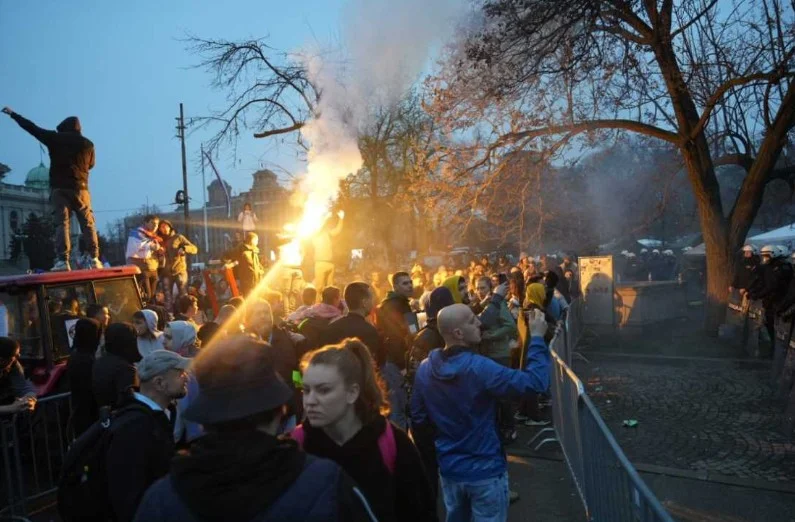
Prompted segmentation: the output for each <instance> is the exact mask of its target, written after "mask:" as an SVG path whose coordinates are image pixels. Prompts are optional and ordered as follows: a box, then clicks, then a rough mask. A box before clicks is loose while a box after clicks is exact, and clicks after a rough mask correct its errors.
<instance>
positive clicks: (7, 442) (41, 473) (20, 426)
mask: <svg viewBox="0 0 795 522" xmlns="http://www.w3.org/2000/svg"><path fill="white" fill-rule="evenodd" d="M70 396H71V394H69V393H61V394H58V395H51V396H48V397H44V398H42V399H39V401H38V403H37V404H36V409H35V411H34V412H33V413H25V414H16V415H13V416H10V417H7V418H0V439H2V440H0V442H2V444H3V447H2V449H0V457H1V458H2V461H3V475H2V476H3V480H4V482H5V484H4V485H3V487H2V488H0V489H5V491H4V492H3V493H4V494H3V495H2V497H0V502H5V503H6V505H5V506H3V505H1V504H0V508H1V509H0V518H3V517H8V516H10V517H11V519H12V520H23V521H24V520H27V519H26V518H24V517H26V516H27V515H28V514H29V513H30V510H31V508H30V506H31V505H33V504H34V503H35V502H36V501H37V500H40V499H42V498H43V497H46V496H47V495H51V494H52V493H54V492H55V491H56V490H57V489H58V478H59V476H60V472H61V463H62V462H63V459H64V456H65V455H66V451H67V449H68V446H69V443H70V441H71V440H72V437H71V434H70V433H69V432H70V428H69V423H68V420H69V418H70V416H71V411H72V410H71V403H70V398H71V397H70Z"/></svg>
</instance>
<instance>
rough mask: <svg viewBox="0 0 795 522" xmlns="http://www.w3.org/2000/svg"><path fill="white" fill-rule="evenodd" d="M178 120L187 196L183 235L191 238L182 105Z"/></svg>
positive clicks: (184, 185)
mask: <svg viewBox="0 0 795 522" xmlns="http://www.w3.org/2000/svg"><path fill="white" fill-rule="evenodd" d="M176 120H177V137H178V138H179V141H180V144H181V145H182V191H183V193H184V194H185V203H184V204H183V207H182V210H183V213H184V221H183V223H182V234H183V235H185V237H190V230H189V228H190V225H189V224H190V208H189V201H190V200H189V198H188V164H187V160H186V159H185V113H184V112H183V108H182V103H180V104H179V117H178V118H176Z"/></svg>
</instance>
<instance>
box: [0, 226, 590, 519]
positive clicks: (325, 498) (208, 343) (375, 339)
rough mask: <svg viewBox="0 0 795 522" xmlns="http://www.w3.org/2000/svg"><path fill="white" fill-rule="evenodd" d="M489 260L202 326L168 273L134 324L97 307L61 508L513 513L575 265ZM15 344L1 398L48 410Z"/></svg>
mask: <svg viewBox="0 0 795 522" xmlns="http://www.w3.org/2000/svg"><path fill="white" fill-rule="evenodd" d="M147 221H148V224H147V225H146V228H147V229H148V231H149V233H150V234H151V233H152V232H155V231H159V230H164V229H163V228H162V227H160V226H159V225H160V224H162V223H157V222H156V221H154V220H153V219H149V220H147ZM148 237H149V235H147V238H148ZM155 241H156V240H155ZM178 248H179V247H178ZM178 248H177V249H175V250H178ZM152 250H154V249H152ZM166 256H168V254H166ZM167 259H168V257H167ZM489 261H490V260H489V259H482V260H480V261H474V262H473V263H472V264H471V265H470V267H467V268H466V269H461V270H460V271H459V270H450V271H448V270H447V269H446V268H444V267H439V268H437V269H436V270H434V271H429V270H427V269H426V268H424V267H422V266H420V265H419V264H415V266H413V267H412V268H411V269H409V270H407V271H398V272H395V273H394V274H392V275H390V276H389V277H386V278H384V281H383V283H386V282H388V283H389V288H385V285H384V284H381V285H379V286H378V287H376V286H374V285H371V284H369V283H367V282H364V281H352V282H349V283H348V284H346V285H345V286H344V287H343V289H342V290H341V289H340V288H338V287H335V286H327V287H325V288H321V289H315V288H313V287H311V286H309V287H307V288H305V289H304V291H303V297H304V303H303V305H302V306H301V307H300V308H298V309H296V310H292V311H290V310H280V313H282V314H283V315H282V316H281V317H278V316H276V315H277V314H275V312H276V310H275V309H274V306H273V305H272V303H271V301H270V300H269V299H263V298H261V297H260V296H261V295H263V294H262V293H261V292H260V291H261V289H258V291H254V292H252V293H251V294H250V295H248V296H245V298H244V297H243V296H238V297H232V298H230V299H229V300H228V301H227V302H226V303H225V304H223V306H222V307H221V309H220V310H219V313H218V314H217V317H215V318H214V319H213V320H211V321H210V320H206V321H205V322H204V324H202V325H201V326H199V325H197V324H196V322H195V319H196V317H197V315H198V312H199V306H198V302H197V300H196V299H195V298H193V296H191V295H190V294H184V295H182V296H179V297H177V298H176V301H175V305H174V310H173V311H170V310H169V309H168V308H167V307H165V306H160V305H158V304H157V303H156V300H157V298H156V296H157V290H155V297H154V298H153V299H152V300H150V302H149V303H148V304H147V305H146V306H145V308H143V309H141V310H138V311H137V312H135V313H134V314H133V321H132V323H121V322H114V320H113V317H112V313H111V312H110V311H109V310H108V309H107V307H103V306H100V305H96V306H92V307H90V309H87V310H86V315H85V316H81V317H80V318H79V320H78V321H77V323H76V325H75V336H74V341H73V345H72V352H71V356H70V358H69V361H68V366H67V377H68V379H69V382H70V386H71V390H72V405H73V411H74V413H73V417H72V419H71V426H72V428H73V429H74V433H75V441H74V442H73V444H72V446H71V449H70V451H69V453H68V455H67V457H66V460H65V462H64V477H63V479H62V481H61V484H60V493H59V509H60V510H61V515H62V518H63V520H67V521H68V520H78V519H82V520H87V519H91V520H107V519H113V520H120V521H124V520H128V521H129V520H140V521H144V520H146V521H150V520H166V519H173V520H230V519H233V520H254V519H257V520H266V519H267V520H277V519H278V520H285V519H302V520H337V519H340V520H386V521H389V520H395V521H397V520H412V519H416V520H437V519H438V514H437V498H439V496H440V495H441V498H442V499H443V501H444V505H445V508H446V513H447V520H450V521H458V520H505V518H506V517H507V509H508V505H509V503H510V502H511V500H515V499H516V498H517V497H518V495H516V494H515V493H513V494H512V492H511V491H510V488H509V481H508V475H507V463H506V457H505V452H504V447H505V445H507V444H510V443H511V442H512V441H513V440H514V439H515V438H516V425H517V423H518V422H525V423H527V424H531V425H544V424H546V423H548V421H547V420H545V414H544V412H543V408H544V397H545V396H546V393H547V389H548V384H549V365H550V358H549V357H550V356H549V352H548V343H549V341H550V339H551V336H552V334H553V332H554V329H555V327H556V323H557V322H558V321H560V320H561V319H562V318H563V313H564V310H565V309H566V307H567V306H568V303H569V300H570V299H572V298H573V297H572V295H575V296H576V292H572V285H571V284H569V283H568V282H569V281H570V280H571V276H572V275H573V274H574V273H575V272H576V266H575V265H574V263H572V259H571V258H568V257H566V258H564V259H563V260H562V262H561V263H560V264H558V263H557V262H556V261H554V258H551V257H548V258H547V257H545V258H542V259H540V260H539V262H538V263H537V262H536V261H535V260H533V259H530V258H522V259H521V260H520V261H519V262H518V263H515V264H514V263H510V262H508V258H507V257H502V258H500V259H498V260H496V262H495V263H493V264H492V263H491V262H489ZM152 267H153V265H152ZM148 271H149V272H152V271H154V270H148ZM567 272H568V273H569V277H568V278H567V276H566V273H567ZM182 273H183V272H182V270H181V268H180V269H178V270H173V271H169V272H168V277H173V278H175V279H176V278H177V277H180V276H181V274H182ZM464 274H465V275H464ZM150 275H151V274H150ZM415 280H416V281H419V280H421V281H422V283H423V284H422V286H420V287H419V288H415ZM427 281H430V283H431V284H430V285H429V284H426V282H427ZM375 282H376V283H380V282H381V281H375ZM435 283H438V284H435ZM561 283H563V284H561ZM174 287H175V288H178V287H177V285H176V284H175V285H174ZM155 289H157V286H155ZM265 295H269V293H268V292H266V293H265ZM521 321H524V322H525V323H526V325H527V329H528V335H527V338H526V339H525V341H524V343H522V341H521V340H520V337H519V328H518V323H519V322H521ZM18 358H19V344H18V342H17V341H16V340H14V339H11V338H2V339H0V365H2V377H0V380H1V381H2V383H0V388H2V389H3V392H4V393H6V394H7V395H9V398H11V399H12V400H11V401H10V402H9V406H7V407H4V410H3V412H5V413H19V412H24V411H30V410H32V409H34V408H35V394H34V393H33V390H32V388H31V387H30V384H29V383H28V382H27V381H26V380H25V378H24V375H23V372H22V369H21V367H20V365H19V362H18ZM6 384H8V386H6ZM97 448H101V451H100V450H98V449H97ZM87 459H89V460H87ZM90 459H93V460H90ZM97 459H99V461H101V463H102V465H101V466H98V465H96V461H97ZM95 470H102V471H95ZM98 475H99V476H98ZM99 483H101V484H102V485H101V486H97V484H99ZM92 488H98V489H92ZM86 491H90V492H91V494H90V495H88V494H87V493H86ZM97 491H99V493H97ZM81 492H82V495H81ZM81 498H91V499H92V500H91V501H90V502H78V501H77V500H78V499H81ZM92 517H93V518H92ZM103 517H104V518H103Z"/></svg>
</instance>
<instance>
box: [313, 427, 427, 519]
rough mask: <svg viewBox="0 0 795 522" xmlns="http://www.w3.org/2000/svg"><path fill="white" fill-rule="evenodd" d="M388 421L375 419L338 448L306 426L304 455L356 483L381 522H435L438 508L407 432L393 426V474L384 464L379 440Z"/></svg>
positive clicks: (332, 442) (320, 430) (334, 443)
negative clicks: (339, 470) (324, 462)
mask: <svg viewBox="0 0 795 522" xmlns="http://www.w3.org/2000/svg"><path fill="white" fill-rule="evenodd" d="M387 422H389V421H388V420H386V419H385V418H384V417H382V416H380V415H379V416H377V417H376V418H375V419H374V420H373V421H371V422H370V423H368V424H365V425H364V426H363V427H362V429H361V430H359V432H358V433H357V434H356V435H354V436H353V437H352V438H351V439H350V440H348V441H347V442H346V443H345V444H343V445H342V446H340V445H338V444H337V443H336V442H334V441H333V440H331V438H329V436H328V435H326V434H325V432H324V431H323V430H322V429H319V428H313V427H312V426H311V425H310V424H309V422H308V421H304V424H303V428H304V442H303V447H304V451H306V452H307V453H309V454H310V455H315V456H317V457H321V458H326V459H329V460H332V461H334V462H336V463H337V464H339V465H340V467H342V469H344V470H345V471H346V472H347V473H348V475H350V476H351V478H352V479H353V480H354V481H356V483H357V484H359V486H360V487H361V489H362V492H363V493H364V496H365V498H367V501H368V502H369V504H370V507H372V508H373V513H374V514H375V516H376V518H377V519H378V520H379V522H391V521H401V522H402V521H413V522H421V521H436V520H437V516H436V503H435V502H434V499H433V494H432V492H431V487H430V484H429V483H428V478H427V476H426V475H425V468H424V466H423V464H422V460H421V458H420V455H419V452H418V451H417V448H416V447H415V446H414V443H413V442H411V439H409V437H408V435H407V434H406V432H404V431H403V430H401V429H400V428H398V427H397V426H395V425H392V431H393V433H394V436H395V446H396V459H395V469H394V473H390V472H389V470H388V469H387V467H386V465H385V464H384V461H383V457H382V455H381V451H380V449H379V446H378V439H379V437H381V435H382V434H383V433H384V430H385V429H386V423H387Z"/></svg>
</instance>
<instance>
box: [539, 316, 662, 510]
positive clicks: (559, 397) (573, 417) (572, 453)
mask: <svg viewBox="0 0 795 522" xmlns="http://www.w3.org/2000/svg"><path fill="white" fill-rule="evenodd" d="M575 303H577V301H576V300H575V301H574V303H572V305H574V304H575ZM577 314H578V308H577V307H574V306H572V308H571V309H570V311H569V314H568V316H567V317H566V318H565V320H564V321H562V323H561V325H560V326H559V327H558V330H557V331H556V332H555V336H554V338H553V339H552V342H551V343H550V352H551V355H552V368H551V375H550V394H551V396H552V406H551V408H552V419H553V423H552V426H553V427H551V428H544V429H543V430H541V431H539V432H538V433H537V434H536V436H535V437H534V438H533V439H532V440H530V441H529V442H528V443H527V445H528V446H533V445H535V449H536V450H538V449H540V448H541V447H542V446H544V445H545V444H548V443H550V442H557V443H558V444H559V445H560V448H561V450H562V451H563V457H564V460H565V462H566V465H567V466H568V468H569V472H570V473H571V476H572V479H573V481H574V484H575V487H576V488H577V492H578V494H579V496H580V500H581V501H582V503H583V506H584V507H585V512H586V516H587V520H588V521H590V522H625V521H626V522H673V519H672V518H671V517H670V515H668V513H667V512H666V511H665V509H664V508H663V507H662V505H661V504H660V502H659V500H657V497H655V495H654V494H653V493H652V492H651V490H649V488H648V487H647V486H646V484H645V483H644V482H643V479H641V478H640V476H639V475H638V472H637V471H636V470H635V468H634V467H633V466H632V464H631V463H630V462H629V460H628V459H627V457H626V455H624V452H623V451H622V450H621V448H620V447H619V445H618V443H617V442H616V440H615V438H614V437H613V434H612V433H611V432H610V430H609V429H608V428H607V426H606V425H605V423H604V421H603V420H602V417H601V415H599V412H598V410H597V409H596V407H595V406H594V405H593V402H591V399H590V398H589V397H588V395H587V394H586V393H585V388H584V386H583V384H582V382H581V381H580V379H579V378H578V377H577V375H576V374H575V373H574V371H573V370H572V369H571V368H570V367H569V364H567V361H566V360H565V357H568V358H570V357H571V355H572V354H573V350H574V347H575V346H576V342H577V341H578V340H579V337H580V335H581V332H582V322H581V317H582V316H581V315H577ZM561 354H564V355H565V357H564V356H562V355H561Z"/></svg>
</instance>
